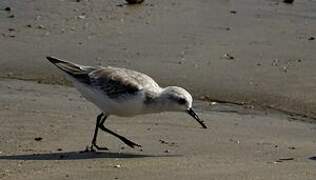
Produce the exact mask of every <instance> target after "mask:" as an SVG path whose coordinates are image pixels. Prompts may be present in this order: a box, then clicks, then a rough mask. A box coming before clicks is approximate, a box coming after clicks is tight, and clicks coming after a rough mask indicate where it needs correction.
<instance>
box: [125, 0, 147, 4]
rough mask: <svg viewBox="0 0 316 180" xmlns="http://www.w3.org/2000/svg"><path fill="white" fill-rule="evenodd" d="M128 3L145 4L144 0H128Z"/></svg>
mask: <svg viewBox="0 0 316 180" xmlns="http://www.w3.org/2000/svg"><path fill="white" fill-rule="evenodd" d="M126 2H128V4H140V3H142V2H144V0H126Z"/></svg>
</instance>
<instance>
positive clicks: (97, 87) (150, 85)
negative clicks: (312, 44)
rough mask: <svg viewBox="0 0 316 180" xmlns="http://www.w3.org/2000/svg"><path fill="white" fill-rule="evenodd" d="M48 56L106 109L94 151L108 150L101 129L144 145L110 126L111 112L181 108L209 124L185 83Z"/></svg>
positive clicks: (100, 118) (123, 113)
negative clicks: (161, 83) (196, 108)
mask: <svg viewBox="0 0 316 180" xmlns="http://www.w3.org/2000/svg"><path fill="white" fill-rule="evenodd" d="M47 59H48V60H49V61H50V62H51V63H53V64H54V65H56V66H57V67H58V68H59V69H61V70H62V71H63V72H65V73H66V77H67V78H68V79H69V80H70V81H72V82H73V85H74V86H75V87H76V88H77V89H78V91H79V92H80V93H81V94H82V96H83V97H85V98H86V99H87V100H89V101H91V102H92V103H94V104H95V105H96V106H97V107H98V108H99V109H100V110H101V112H102V113H100V114H99V115H98V116H97V121H96V126H95V131H94V135H93V139H92V142H91V146H90V150H91V151H94V148H96V149H98V150H108V148H106V147H99V146H98V145H97V143H96V141H97V134H98V129H101V130H103V131H105V132H108V133H110V134H112V135H113V136H115V137H117V138H119V139H120V140H121V141H123V142H124V143H125V144H127V145H128V146H130V147H132V148H134V147H135V146H138V147H141V145H139V144H137V143H134V142H132V141H130V140H128V139H127V138H125V137H123V136H121V135H119V134H117V133H115V132H113V131H111V130H109V129H108V128H106V127H105V126H104V122H105V120H106V118H107V117H108V116H109V115H116V116H125V117H128V116H134V115H138V114H147V113H159V112H164V111H179V112H186V113H188V114H189V115H191V116H192V117H193V118H194V119H195V120H196V121H197V122H199V123H200V124H201V126H202V127H203V128H207V126H206V125H205V124H204V122H203V121H202V120H200V118H199V117H198V116H197V114H196V113H195V112H194V111H193V109H192V101H193V100H192V96H191V95H190V93H189V92H188V91H186V90H185V89H183V88H181V87H177V86H168V87H165V88H161V87H160V86H159V85H158V84H157V83H156V82H155V81H154V80H153V79H152V78H151V77H149V76H147V75H146V74H143V73H140V72H136V71H133V70H129V69H125V68H116V67H110V66H109V67H92V66H83V65H79V64H75V63H72V62H69V61H64V60H59V59H57V58H54V57H47Z"/></svg>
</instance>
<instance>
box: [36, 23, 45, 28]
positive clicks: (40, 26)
mask: <svg viewBox="0 0 316 180" xmlns="http://www.w3.org/2000/svg"><path fill="white" fill-rule="evenodd" d="M37 28H38V29H45V26H44V25H42V24H41V25H39V26H38V27H37Z"/></svg>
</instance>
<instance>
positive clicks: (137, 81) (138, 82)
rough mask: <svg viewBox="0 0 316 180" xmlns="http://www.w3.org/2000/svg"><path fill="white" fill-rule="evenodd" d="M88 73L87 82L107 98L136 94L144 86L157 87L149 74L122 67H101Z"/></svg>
mask: <svg viewBox="0 0 316 180" xmlns="http://www.w3.org/2000/svg"><path fill="white" fill-rule="evenodd" d="M88 75H89V82H88V83H89V84H90V85H91V86H93V87H94V88H98V89H99V90H101V92H103V93H104V94H105V95H107V96H108V97H109V98H118V97H123V96H131V95H136V94H137V93H139V92H140V91H141V90H143V89H144V88H145V89H155V88H156V87H159V86H158V84H157V83H156V82H155V81H154V80H153V79H152V78H150V77H149V76H147V75H145V74H143V73H139V72H136V71H132V70H128V69H124V68H114V67H102V68H100V69H97V70H95V71H92V72H91V73H89V74H88Z"/></svg>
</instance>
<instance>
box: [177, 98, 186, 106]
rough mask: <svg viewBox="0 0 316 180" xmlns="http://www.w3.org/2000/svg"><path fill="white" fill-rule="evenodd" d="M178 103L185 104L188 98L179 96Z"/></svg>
mask: <svg viewBox="0 0 316 180" xmlns="http://www.w3.org/2000/svg"><path fill="white" fill-rule="evenodd" d="M178 103H179V104H181V105H182V104H185V103H186V100H185V99H184V98H179V99H178Z"/></svg>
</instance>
